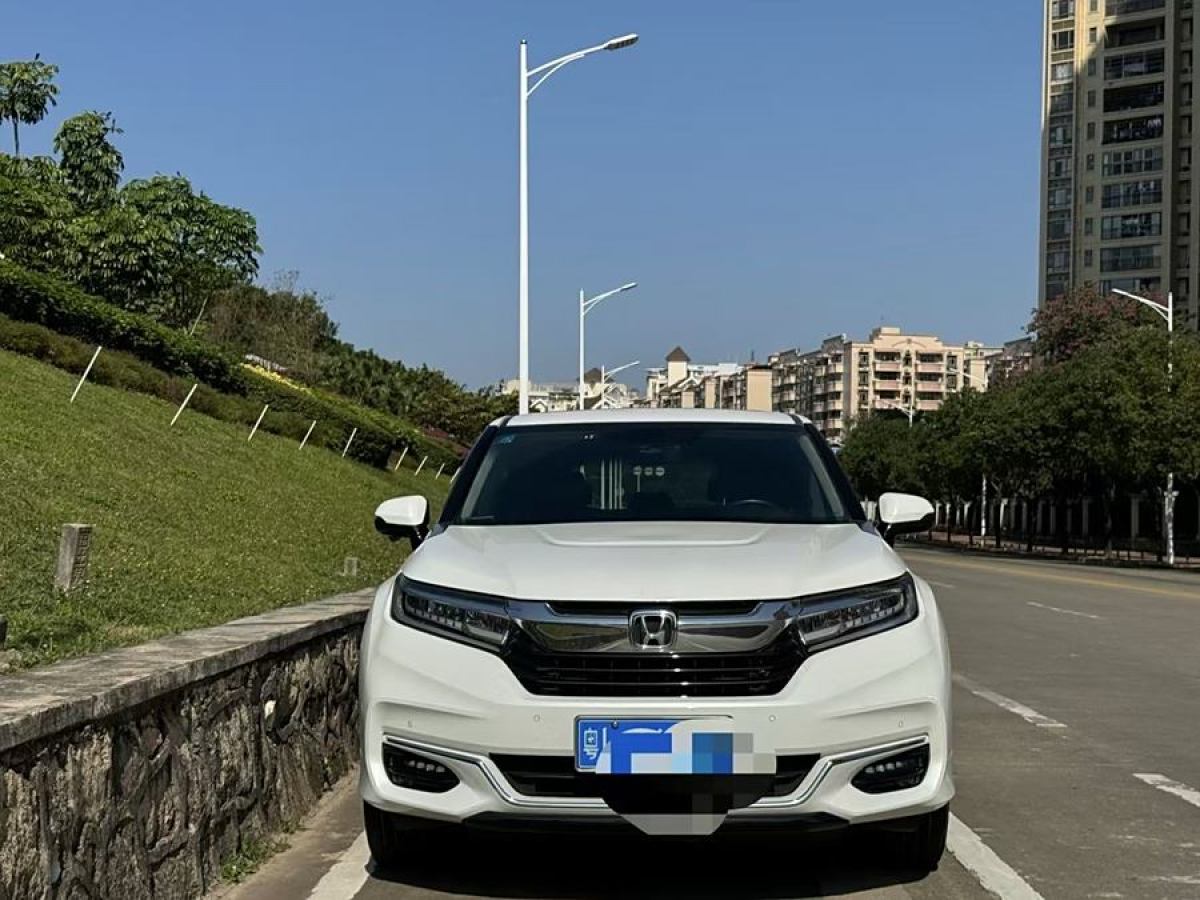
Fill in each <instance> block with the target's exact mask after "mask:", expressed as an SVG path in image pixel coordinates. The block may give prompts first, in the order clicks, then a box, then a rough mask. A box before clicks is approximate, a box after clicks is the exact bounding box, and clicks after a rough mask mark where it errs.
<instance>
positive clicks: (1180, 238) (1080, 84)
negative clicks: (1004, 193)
mask: <svg viewBox="0 0 1200 900" xmlns="http://www.w3.org/2000/svg"><path fill="white" fill-rule="evenodd" d="M1044 11H1045V39H1044V47H1043V73H1042V74H1043V78H1042V216H1041V240H1040V259H1039V272H1040V275H1039V279H1038V280H1039V302H1041V303H1043V304H1044V303H1045V302H1046V300H1047V299H1052V298H1054V297H1056V296H1058V295H1059V294H1061V293H1063V292H1064V291H1065V290H1067V289H1068V288H1069V287H1071V286H1074V285H1079V284H1084V283H1088V282H1091V283H1093V284H1096V285H1098V286H1099V287H1100V288H1101V289H1102V290H1108V289H1111V288H1123V289H1125V290H1129V291H1135V292H1141V293H1148V292H1160V293H1162V294H1163V295H1165V294H1166V293H1167V292H1168V291H1173V292H1174V295H1175V297H1174V300H1175V315H1176V320H1177V321H1178V322H1180V323H1182V324H1184V325H1190V326H1191V327H1193V328H1194V327H1196V325H1197V323H1198V321H1200V318H1198V309H1200V304H1198V299H1197V292H1198V291H1200V278H1197V276H1196V273H1195V272H1194V271H1193V265H1192V260H1193V259H1196V260H1200V228H1196V229H1193V221H1192V219H1193V210H1197V209H1200V180H1197V179H1193V177H1192V155H1193V152H1194V146H1195V137H1194V135H1193V128H1194V122H1193V117H1194V110H1193V96H1192V93H1193V67H1194V64H1195V59H1194V46H1193V12H1194V7H1193V3H1192V0H1046V2H1045V6H1044ZM1197 224H1200V223H1197ZM1131 302H1132V301H1131Z"/></svg>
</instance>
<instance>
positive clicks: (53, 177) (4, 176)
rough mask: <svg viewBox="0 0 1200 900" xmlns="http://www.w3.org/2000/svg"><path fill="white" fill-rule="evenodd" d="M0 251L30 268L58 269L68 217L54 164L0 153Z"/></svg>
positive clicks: (40, 158) (65, 197)
mask: <svg viewBox="0 0 1200 900" xmlns="http://www.w3.org/2000/svg"><path fill="white" fill-rule="evenodd" d="M0 197H2V198H3V200H2V201H0V252H2V253H3V254H4V255H5V256H6V257H7V258H8V259H11V260H12V261H13V262H15V263H18V264H20V265H22V266H26V267H27V268H31V269H38V270H41V271H57V270H61V268H62V266H63V265H64V263H65V260H66V258H67V256H68V241H69V223H70V220H71V217H72V215H73V213H74V210H73V207H72V204H71V198H70V195H69V194H68V192H67V186H66V182H65V181H64V180H63V178H62V173H61V172H60V171H59V169H58V166H56V165H55V164H54V160H52V159H49V158H48V157H44V156H34V157H28V158H25V159H18V158H17V157H14V156H9V155H8V154H5V153H0Z"/></svg>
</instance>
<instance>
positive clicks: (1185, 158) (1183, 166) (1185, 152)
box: [1179, 147, 1192, 172]
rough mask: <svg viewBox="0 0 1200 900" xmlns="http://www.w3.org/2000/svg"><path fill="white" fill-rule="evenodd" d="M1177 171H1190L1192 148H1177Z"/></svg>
mask: <svg viewBox="0 0 1200 900" xmlns="http://www.w3.org/2000/svg"><path fill="white" fill-rule="evenodd" d="M1179 171H1180V172H1190V171H1192V148H1191V147H1180V148H1179Z"/></svg>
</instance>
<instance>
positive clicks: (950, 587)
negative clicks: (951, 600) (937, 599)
mask: <svg viewBox="0 0 1200 900" xmlns="http://www.w3.org/2000/svg"><path fill="white" fill-rule="evenodd" d="M925 580H926V581H928V582H929V583H930V584H932V585H933V586H934V587H940V588H947V589H948V590H951V591H952V590H954V585H952V584H946V582H944V581H934V580H933V579H932V578H926V579H925Z"/></svg>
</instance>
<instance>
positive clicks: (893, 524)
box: [876, 493, 933, 544]
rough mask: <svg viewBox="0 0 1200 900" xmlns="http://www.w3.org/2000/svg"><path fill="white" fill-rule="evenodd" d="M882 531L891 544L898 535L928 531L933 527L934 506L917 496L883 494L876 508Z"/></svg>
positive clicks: (884, 537)
mask: <svg viewBox="0 0 1200 900" xmlns="http://www.w3.org/2000/svg"><path fill="white" fill-rule="evenodd" d="M876 515H877V516H878V518H879V522H880V523H881V524H882V526H883V527H882V528H881V529H880V531H881V532H882V534H883V539H884V540H885V541H887V542H888V543H889V544H892V543H894V542H895V540H896V535H898V534H911V533H912V532H916V531H928V530H929V529H930V528H931V527H932V526H933V504H932V503H930V502H929V501H928V500H926V499H925V498H924V497H918V496H916V495H915V494H895V493H889V494H882V495H881V496H880V497H879V503H878V505H877V508H876Z"/></svg>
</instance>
